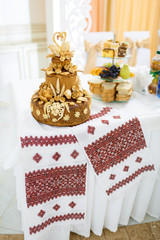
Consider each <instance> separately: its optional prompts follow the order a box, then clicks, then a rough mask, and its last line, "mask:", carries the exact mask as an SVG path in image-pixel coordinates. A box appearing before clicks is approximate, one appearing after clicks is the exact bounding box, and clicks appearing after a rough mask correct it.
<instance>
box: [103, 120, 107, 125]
mask: <svg viewBox="0 0 160 240" xmlns="http://www.w3.org/2000/svg"><path fill="white" fill-rule="evenodd" d="M101 122H102V123H105V124H107V125H109V121H108V120H101Z"/></svg>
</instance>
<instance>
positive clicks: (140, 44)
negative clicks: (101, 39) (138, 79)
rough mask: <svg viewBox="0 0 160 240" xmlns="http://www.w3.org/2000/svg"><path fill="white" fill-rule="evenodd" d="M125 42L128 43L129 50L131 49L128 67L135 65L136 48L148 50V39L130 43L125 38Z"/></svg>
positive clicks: (128, 39)
mask: <svg viewBox="0 0 160 240" xmlns="http://www.w3.org/2000/svg"><path fill="white" fill-rule="evenodd" d="M125 41H126V42H128V43H129V48H130V49H131V57H130V59H129V61H128V64H129V65H130V66H135V65H136V57H137V49H138V48H150V39H149V38H146V39H140V40H138V41H132V39H131V38H129V37H127V38H126V39H125Z"/></svg>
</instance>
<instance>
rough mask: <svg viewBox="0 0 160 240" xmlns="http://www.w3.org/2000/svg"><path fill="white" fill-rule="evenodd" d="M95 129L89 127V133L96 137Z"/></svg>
mask: <svg viewBox="0 0 160 240" xmlns="http://www.w3.org/2000/svg"><path fill="white" fill-rule="evenodd" d="M94 131H95V127H92V126H88V133H89V134H92V135H94Z"/></svg>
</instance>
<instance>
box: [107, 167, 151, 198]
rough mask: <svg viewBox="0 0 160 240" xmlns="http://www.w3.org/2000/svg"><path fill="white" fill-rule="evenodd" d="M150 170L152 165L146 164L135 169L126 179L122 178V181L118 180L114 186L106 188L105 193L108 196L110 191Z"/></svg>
mask: <svg viewBox="0 0 160 240" xmlns="http://www.w3.org/2000/svg"><path fill="white" fill-rule="evenodd" d="M152 170H154V165H148V166H145V167H142V168H139V169H138V170H137V171H135V172H134V173H132V175H130V176H129V177H127V178H126V179H123V180H122V181H119V182H118V183H116V184H115V185H114V186H112V187H111V188H109V189H108V190H106V193H107V195H108V196H109V195H110V194H111V193H113V192H114V191H116V190H117V189H119V188H121V187H123V186H124V185H126V184H129V183H130V182H132V180H134V179H135V178H136V177H138V176H139V175H140V174H141V173H143V172H147V171H152Z"/></svg>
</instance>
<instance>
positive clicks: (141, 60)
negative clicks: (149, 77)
mask: <svg viewBox="0 0 160 240" xmlns="http://www.w3.org/2000/svg"><path fill="white" fill-rule="evenodd" d="M127 37H129V38H131V39H132V41H138V40H140V39H141V40H142V39H147V38H149V37H150V34H149V31H130V32H124V39H125V38H127ZM140 65H146V66H148V67H149V66H150V49H148V48H138V49H137V62H136V66H140Z"/></svg>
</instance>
